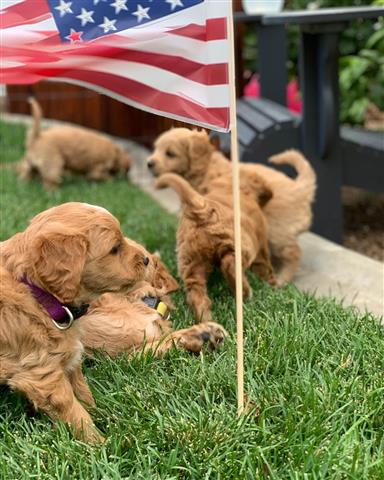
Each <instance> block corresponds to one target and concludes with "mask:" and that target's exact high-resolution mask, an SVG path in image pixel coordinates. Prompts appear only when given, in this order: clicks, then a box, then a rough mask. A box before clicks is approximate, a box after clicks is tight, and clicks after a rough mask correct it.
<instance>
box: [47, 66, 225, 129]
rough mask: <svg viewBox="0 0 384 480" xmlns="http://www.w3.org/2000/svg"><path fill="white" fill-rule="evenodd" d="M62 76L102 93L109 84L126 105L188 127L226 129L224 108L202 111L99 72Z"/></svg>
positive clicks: (187, 102)
mask: <svg viewBox="0 0 384 480" xmlns="http://www.w3.org/2000/svg"><path fill="white" fill-rule="evenodd" d="M52 73H53V74H54V75H52V76H55V75H56V73H57V72H56V71H55V69H53V70H52ZM65 76H66V77H67V78H71V79H73V80H81V81H84V82H89V79H90V78H91V79H92V83H93V84H95V85H97V86H99V87H103V88H105V89H110V83H111V81H112V82H113V84H114V91H115V92H116V93H117V94H118V95H121V96H122V97H124V99H125V101H126V102H128V103H129V101H130V100H133V101H134V102H136V103H138V104H141V105H145V106H146V107H150V108H152V109H155V110H157V111H159V112H162V113H163V114H164V113H165V115H166V113H167V112H169V113H172V114H173V115H177V116H180V117H183V118H185V119H189V122H192V123H199V122H204V123H206V124H209V125H217V126H219V127H220V128H222V129H227V128H228V115H229V109H228V108H225V107H222V108H206V107H203V106H201V105H197V104H196V103H193V102H191V101H189V100H187V99H184V98H180V97H179V96H178V95H174V94H171V93H165V92H160V91H159V90H156V89H153V88H151V87H148V86H147V85H143V84H141V83H139V82H137V81H134V80H130V79H127V78H121V77H119V76H117V75H111V74H106V73H103V72H92V75H91V76H90V75H88V73H87V72H83V71H80V70H77V71H72V72H71V73H70V74H69V75H68V72H66V73H65ZM127 91H129V98H128V97H127V95H126V93H127Z"/></svg>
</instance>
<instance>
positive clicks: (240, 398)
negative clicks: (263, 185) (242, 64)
mask: <svg viewBox="0 0 384 480" xmlns="http://www.w3.org/2000/svg"><path fill="white" fill-rule="evenodd" d="M231 4H232V2H231ZM228 38H229V48H230V58H229V85H230V95H231V99H230V100H231V101H230V122H231V160H232V192H233V193H232V195H233V211H234V232H235V265H236V338H237V411H238V414H239V416H240V415H241V414H242V413H243V411H244V352H243V280H242V278H243V275H242V265H241V224H240V218H241V210H240V188H239V184H240V182H239V151H238V143H237V117H236V84H235V36H234V23H233V5H231V8H230V12H229V16H228Z"/></svg>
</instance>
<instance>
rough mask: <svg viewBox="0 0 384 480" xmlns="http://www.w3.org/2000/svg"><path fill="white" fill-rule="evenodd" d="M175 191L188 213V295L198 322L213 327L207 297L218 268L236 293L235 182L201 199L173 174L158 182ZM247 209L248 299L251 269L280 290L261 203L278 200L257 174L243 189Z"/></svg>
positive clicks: (217, 182)
mask: <svg viewBox="0 0 384 480" xmlns="http://www.w3.org/2000/svg"><path fill="white" fill-rule="evenodd" d="M166 186H169V187H172V188H173V189H174V190H175V191H176V192H177V194H178V195H179V197H180V200H181V203H182V206H183V210H182V213H181V217H180V222H179V227H178V231H177V258H178V266H179V273H180V276H181V278H182V279H183V282H184V285H185V287H186V290H187V301H188V303H189V304H190V305H191V307H192V309H193V312H194V314H195V318H196V321H198V322H209V321H211V317H212V314H211V305H212V302H211V300H210V299H209V297H208V293H207V280H208V275H209V273H210V272H211V271H212V269H213V267H214V266H215V265H217V266H218V267H219V268H220V269H221V271H222V273H223V275H224V277H225V279H226V280H227V281H228V283H229V286H230V288H231V289H232V291H233V292H235V290H236V277H235V246H234V231H233V222H234V218H233V207H232V181H231V177H219V178H216V179H213V180H212V182H211V190H210V191H209V192H208V193H207V194H205V195H200V194H199V193H197V192H196V190H194V189H193V188H192V187H191V186H190V185H189V183H188V182H187V181H186V180H184V179H183V178H182V177H180V176H179V175H176V174H173V173H167V174H163V175H161V176H160V177H159V178H158V179H157V181H156V187H157V188H164V187H166ZM240 195H241V200H240V201H241V206H242V217H241V226H242V239H241V240H242V244H241V247H242V268H243V295H244V298H245V299H247V298H249V297H250V296H251V294H252V290H251V287H250V285H249V283H248V280H247V277H246V274H245V272H246V270H248V269H251V270H253V271H254V272H255V273H257V274H258V275H259V276H260V278H262V279H263V280H265V281H267V282H268V283H269V284H270V285H274V284H275V279H274V275H273V269H272V265H271V263H270V256H269V247H268V236H267V225H266V221H265V219H264V215H263V214H262V212H261V209H260V207H259V203H260V204H261V205H265V203H267V202H268V201H269V199H270V198H271V197H272V193H271V191H270V190H269V188H268V187H267V186H266V185H265V184H264V182H263V180H262V179H261V178H260V177H258V176H257V175H255V174H252V175H249V177H248V178H247V180H245V179H243V180H242V182H241V186H240Z"/></svg>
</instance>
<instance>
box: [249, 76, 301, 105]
mask: <svg viewBox="0 0 384 480" xmlns="http://www.w3.org/2000/svg"><path fill="white" fill-rule="evenodd" d="M244 96H245V97H260V83H259V80H258V78H257V76H256V75H252V77H251V79H250V80H249V82H248V83H247V85H246V86H245V87H244ZM287 106H288V109H289V110H291V111H292V112H296V113H301V110H302V101H301V98H300V90H299V88H298V84H297V80H296V79H294V80H291V81H290V82H289V83H288V85H287Z"/></svg>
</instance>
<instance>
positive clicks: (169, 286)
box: [152, 254, 179, 293]
mask: <svg viewBox="0 0 384 480" xmlns="http://www.w3.org/2000/svg"><path fill="white" fill-rule="evenodd" d="M153 257H155V258H156V262H155V265H156V270H155V275H154V279H153V286H154V287H155V288H157V289H159V290H160V289H161V290H163V291H164V292H165V293H172V292H175V291H176V290H178V289H179V284H178V283H177V281H176V279H175V278H173V277H172V275H171V274H170V273H169V271H168V269H167V267H166V266H165V265H164V263H163V262H162V261H161V260H160V257H159V256H157V255H156V254H152V258H153Z"/></svg>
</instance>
